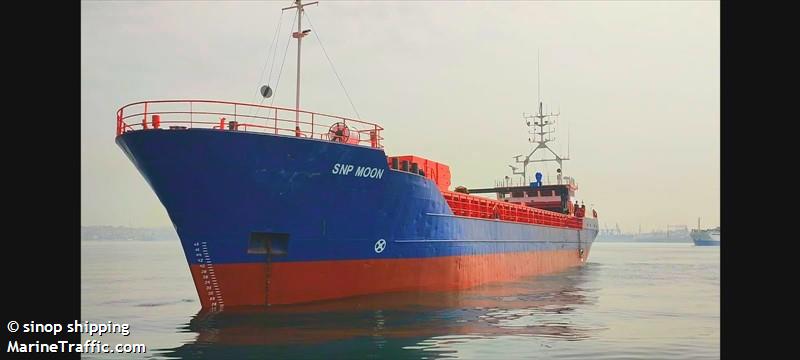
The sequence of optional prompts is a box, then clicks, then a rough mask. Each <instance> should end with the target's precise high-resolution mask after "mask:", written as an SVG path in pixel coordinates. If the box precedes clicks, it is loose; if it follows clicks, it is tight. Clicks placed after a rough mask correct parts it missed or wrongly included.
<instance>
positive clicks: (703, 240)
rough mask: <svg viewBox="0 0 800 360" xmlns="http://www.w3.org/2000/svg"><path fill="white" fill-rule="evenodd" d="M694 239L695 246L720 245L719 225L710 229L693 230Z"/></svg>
mask: <svg viewBox="0 0 800 360" xmlns="http://www.w3.org/2000/svg"><path fill="white" fill-rule="evenodd" d="M692 240H694V245H695V246H719V243H720V240H721V237H720V232H719V226H717V227H716V228H714V229H709V230H692Z"/></svg>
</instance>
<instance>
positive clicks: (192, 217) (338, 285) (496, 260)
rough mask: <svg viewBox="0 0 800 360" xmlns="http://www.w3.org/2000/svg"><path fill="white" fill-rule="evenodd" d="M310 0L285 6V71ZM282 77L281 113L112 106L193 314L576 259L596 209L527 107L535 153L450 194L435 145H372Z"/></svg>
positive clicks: (460, 281) (371, 133) (503, 277)
mask: <svg viewBox="0 0 800 360" xmlns="http://www.w3.org/2000/svg"><path fill="white" fill-rule="evenodd" d="M311 4H314V3H306V4H304V3H302V2H300V1H296V2H295V3H294V6H291V7H288V8H286V9H295V10H296V11H297V16H298V19H297V24H298V27H297V31H296V32H294V33H293V34H292V36H293V37H294V38H295V39H297V46H298V65H299V64H300V46H301V40H302V38H303V37H304V36H305V35H306V34H308V32H309V31H310V30H303V29H302V28H301V25H300V24H301V21H300V20H301V18H302V16H303V15H302V14H303V12H304V6H308V5H311ZM286 9H285V10H286ZM297 72H298V73H297V81H298V83H297V94H296V103H295V108H285V107H277V106H272V105H263V104H250V103H241V102H231V101H220V100H200V99H191V100H149V101H140V102H135V103H131V104H128V105H125V106H123V107H121V108H120V109H119V110H118V111H117V116H116V125H117V126H116V140H115V141H116V143H117V144H118V146H119V147H120V148H121V149H122V151H123V152H124V153H125V154H126V155H127V157H128V158H129V159H130V160H131V162H133V164H134V165H135V167H136V168H137V169H138V171H139V172H140V173H141V175H142V176H143V177H144V179H145V180H146V181H147V183H148V184H149V185H150V187H151V188H152V189H153V191H154V192H155V194H156V196H157V197H158V199H159V201H160V202H161V204H162V205H163V206H164V208H165V209H166V211H167V214H168V215H169V218H170V220H171V222H172V224H173V226H174V228H175V230H176V232H177V234H178V236H179V238H180V242H181V245H182V247H183V251H184V254H185V256H186V261H187V262H188V265H189V269H190V272H191V275H192V278H193V280H194V285H195V287H196V289H197V293H198V296H199V298H200V302H201V305H202V307H203V309H204V310H206V309H207V310H211V311H218V310H222V309H224V308H230V307H240V306H264V305H278V304H294V303H304V302H314V301H320V300H326V299H336V298H344V297H351V296H357V295H367V294H375V293H387V292H405V291H441V290H459V289H466V288H470V287H474V286H477V285H481V284H485V283H489V282H496V281H508V280H514V279H518V278H521V277H526V276H533V275H538V274H543V273H550V272H556V271H560V270H564V269H566V268H569V267H573V266H580V265H582V264H584V263H585V261H586V259H587V257H588V256H589V252H590V249H591V246H592V242H593V240H594V238H595V237H596V235H597V232H598V222H597V212H596V211H595V210H592V215H591V216H587V214H586V208H585V206H579V205H578V201H577V200H576V197H575V193H576V191H577V184H576V182H575V180H574V179H573V178H570V177H566V176H562V173H561V165H562V161H563V160H568V157H567V158H561V157H560V156H558V155H557V154H556V153H555V152H554V151H553V150H552V149H550V147H549V146H548V142H550V141H551V140H552V138H551V137H550V133H551V131H549V129H550V128H551V127H552V126H553V125H554V123H555V121H554V116H557V115H558V114H553V113H547V114H546V113H544V112H543V111H542V104H541V102H539V109H538V113H536V114H534V115H525V114H523V115H524V117H525V118H526V119H527V126H528V127H529V129H533V132H532V134H533V138H532V139H531V142H532V143H535V144H536V147H535V148H534V149H533V151H531V152H530V154H529V155H527V156H522V155H518V156H516V157H514V159H515V161H516V162H517V163H519V164H522V168H521V170H519V167H514V166H512V171H513V173H512V176H513V177H514V178H509V177H506V179H505V181H502V182H500V183H495V186H494V187H489V188H473V189H468V188H466V187H463V186H460V187H456V188H455V189H453V187H452V186H451V169H450V167H449V166H448V165H446V164H445V163H443V162H440V161H435V160H433V159H431V158H428V157H427V156H429V155H433V156H435V149H434V150H433V151H432V153H431V154H425V156H421V155H416V154H415V155H387V154H386V153H385V151H384V146H383V143H384V138H383V130H384V129H383V127H381V126H380V125H378V124H376V123H371V122H367V121H363V120H360V119H351V118H347V117H342V116H336V115H328V114H323V113H317V112H311V111H306V110H301V108H300V87H299V85H300V66H298V67H297ZM271 92H272V90H271V89H270V88H269V87H268V86H264V87H262V91H261V93H262V95H263V96H264V97H265V98H266V97H269V96H270V95H271ZM537 151H549V152H552V155H555V158H553V159H549V158H548V159H536V158H534V157H532V156H533V155H534V154H535V153H537ZM539 161H554V162H556V163H558V165H559V168H558V170H557V172H558V176H557V181H556V182H555V183H552V184H544V183H543V181H542V179H541V178H542V174H541V173H536V178H537V179H536V181H531V182H528V176H527V175H528V172H527V168H528V165H530V164H532V163H536V162H539ZM516 178H519V179H518V180H517V181H516V183H515V180H514V179H516ZM477 194H483V196H479V195H477ZM487 194H489V196H491V195H494V196H495V197H496V198H495V199H490V198H488V197H486V196H487ZM573 203H574V204H573Z"/></svg>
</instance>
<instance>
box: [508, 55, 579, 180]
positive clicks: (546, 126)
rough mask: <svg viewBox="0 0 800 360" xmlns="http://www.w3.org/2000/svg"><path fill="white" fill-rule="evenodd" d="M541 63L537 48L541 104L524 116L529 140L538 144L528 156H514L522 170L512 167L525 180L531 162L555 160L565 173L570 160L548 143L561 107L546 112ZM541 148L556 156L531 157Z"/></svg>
mask: <svg viewBox="0 0 800 360" xmlns="http://www.w3.org/2000/svg"><path fill="white" fill-rule="evenodd" d="M539 63H540V61H539V54H538V50H537V55H536V72H537V79H536V87H537V96H538V97H539V101H538V102H539V104H538V107H539V108H538V109H537V111H538V112H537V113H534V114H526V113H524V112H523V113H522V117H523V118H524V119H525V124H526V125H527V126H528V134H530V135H532V136H531V138H530V139H529V140H528V141H530V142H531V143H533V144H536V147H534V148H533V150H532V151H531V152H530V153H529V154H528V155H527V156H522V155H517V156H514V157H513V158H514V162H515V163H517V164H522V166H521V170H517V169H518V168H517V167H513V166H512V168H511V173H512V174H513V175H521V176H522V179H523V181H527V180H525V179H527V178H528V176H527V175H528V174H527V168H528V164H530V163H533V162H546V161H555V162H556V163H558V169H557V172H559V174H563V169H562V165H563V161H564V160H569V155H567V157H566V158H562V157H561V156H560V155H558V154H557V153H556V152H555V151H553V149H551V148H550V146H549V145H548V144H547V143H549V142H551V141H554V140H555V139H554V136H553V133H554V132H555V125H556V118H557V117H558V116H559V115H561V111H560V109H559V112H557V113H553V112H546V111H545V110H544V104H543V103H542V100H541V96H542V95H541V71H540V64H539ZM567 141H568V142H567V147H568V149H567V152H569V137H568V138H567ZM539 149H544V150H546V151H548V152H550V153H551V154H552V155H553V156H554V158H541V159H535V160H532V159H531V157H532V156H533V154H534V153H536V151H537V150H539ZM548 175H549V174H548ZM557 178H558V179H559V182H560V181H561V176H559V177H557Z"/></svg>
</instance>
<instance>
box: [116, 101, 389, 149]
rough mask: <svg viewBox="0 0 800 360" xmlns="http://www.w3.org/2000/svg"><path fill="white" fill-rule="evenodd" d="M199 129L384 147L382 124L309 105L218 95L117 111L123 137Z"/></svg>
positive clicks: (136, 105)
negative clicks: (312, 108) (304, 107)
mask: <svg viewBox="0 0 800 360" xmlns="http://www.w3.org/2000/svg"><path fill="white" fill-rule="evenodd" d="M195 128H205V129H218V130H221V131H245V132H257V133H269V134H275V135H288V136H297V137H306V138H312V139H321V140H328V141H336V142H342V143H348V144H354V145H362V146H370V147H374V148H383V145H382V144H381V141H382V140H383V137H381V131H382V130H383V128H382V127H381V126H380V125H377V124H373V123H369V122H366V121H361V120H355V119H350V118H345V117H341V116H334V115H327V114H322V113H315V112H310V111H304V110H299V111H297V110H294V109H287V108H281V107H276V106H268V105H257V104H246V103H238V102H230V101H217V100H150V101H140V102H135V103H131V104H128V105H125V106H123V107H121V108H120V109H119V110H117V136H119V135H122V134H124V133H125V132H128V131H136V130H147V129H166V130H182V129H195Z"/></svg>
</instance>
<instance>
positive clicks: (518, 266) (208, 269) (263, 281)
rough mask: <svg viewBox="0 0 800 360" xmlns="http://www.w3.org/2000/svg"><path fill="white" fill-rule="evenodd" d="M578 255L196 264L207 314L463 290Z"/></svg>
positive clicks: (576, 260) (566, 263)
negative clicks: (250, 307) (231, 309)
mask: <svg viewBox="0 0 800 360" xmlns="http://www.w3.org/2000/svg"><path fill="white" fill-rule="evenodd" d="M588 255H589V254H588V252H587V253H585V254H584V257H583V258H581V257H580V256H579V255H578V252H577V251H576V250H556V251H537V252H524V253H498V254H486V255H472V256H445V257H437V258H425V259H419V258H417V259H386V260H374V259H370V260H340V261H311V262H278V263H272V264H267V263H264V264H254V263H247V264H213V265H209V266H205V267H203V265H192V266H191V267H190V268H191V272H192V278H194V283H195V286H196V288H197V292H198V294H199V296H200V303H201V304H202V307H203V309H211V310H221V309H222V308H225V307H232V306H248V305H261V306H263V305H267V304H268V305H278V304H294V303H304V302H311V301H317V300H326V299H336V298H343V297H349V296H355V295H366V294H375V293H385V292H400V291H444V290H460V289H467V288H470V287H474V286H477V285H481V284H485V283H489V282H496V281H509V280H515V279H518V278H521V277H526V276H532V275H539V274H546V273H552V272H557V271H561V270H564V269H566V268H569V267H572V266H578V265H581V264H583V261H584V259H586V257H587V256H588Z"/></svg>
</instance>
